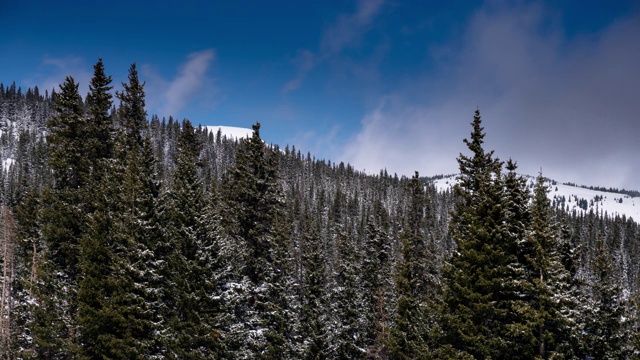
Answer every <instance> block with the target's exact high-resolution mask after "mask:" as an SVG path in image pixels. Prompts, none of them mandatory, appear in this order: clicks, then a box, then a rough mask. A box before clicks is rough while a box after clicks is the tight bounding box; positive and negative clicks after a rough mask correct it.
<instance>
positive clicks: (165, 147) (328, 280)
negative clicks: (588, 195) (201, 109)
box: [0, 60, 640, 359]
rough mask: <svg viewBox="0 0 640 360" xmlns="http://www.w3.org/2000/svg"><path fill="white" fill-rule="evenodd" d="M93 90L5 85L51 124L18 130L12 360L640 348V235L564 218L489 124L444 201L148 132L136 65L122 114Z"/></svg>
mask: <svg viewBox="0 0 640 360" xmlns="http://www.w3.org/2000/svg"><path fill="white" fill-rule="evenodd" d="M77 88H78V86H77V84H75V82H74V81H73V80H72V79H70V78H69V79H67V81H65V83H64V84H63V85H62V86H61V92H60V93H56V94H55V95H52V97H51V98H49V97H48V95H45V96H44V97H42V96H40V95H39V92H38V90H37V89H33V90H32V89H28V90H27V91H26V92H23V91H21V90H20V89H19V88H17V87H16V86H15V85H14V86H10V87H6V88H4V87H2V86H0V116H6V114H9V116H15V115H16V114H17V113H19V112H21V111H26V110H24V109H28V111H31V112H32V113H33V117H34V120H33V122H32V123H21V124H18V123H16V124H8V125H4V124H3V123H1V122H0V127H3V126H8V127H11V129H8V131H3V132H2V136H0V144H1V145H2V148H1V149H2V151H3V152H2V156H3V160H4V159H7V158H9V157H11V158H13V159H15V163H14V164H13V165H12V166H11V168H10V169H9V170H8V171H6V172H4V173H3V174H2V180H3V186H2V187H1V188H0V190H1V195H2V199H3V201H4V203H6V204H8V205H9V206H10V207H14V206H15V208H14V210H15V214H16V220H17V222H16V232H15V233H16V234H17V242H16V243H15V245H16V246H15V256H13V255H11V254H9V252H5V251H4V250H3V252H2V253H1V254H0V264H2V265H3V266H5V265H6V264H12V261H14V262H13V264H15V267H14V269H13V271H9V270H7V274H10V275H5V276H8V277H10V276H15V279H14V281H13V283H12V284H11V286H10V287H6V286H7V285H6V284H5V283H3V285H4V286H5V288H6V289H10V292H11V294H10V297H9V298H7V299H5V302H4V304H5V305H6V306H5V307H4V308H3V310H7V311H8V312H5V313H3V316H9V315H7V314H10V318H11V319H10V321H7V322H5V321H4V320H5V319H7V317H3V318H2V319H0V320H2V322H0V325H1V326H2V330H4V329H5V326H6V324H10V326H9V332H10V335H9V336H8V337H7V336H5V334H6V332H2V333H1V334H2V338H1V339H2V342H1V344H0V346H2V350H5V349H6V348H7V346H8V348H10V350H9V354H8V355H7V357H8V358H51V359H66V358H123V359H125V358H126V359H136V358H156V359H160V358H198V359H199V358H221V359H223V358H277V359H299V358H305V359H324V358H374V359H389V358H399V359H408V358H442V359H458V358H488V357H491V358H493V359H500V358H524V359H526V358H540V359H545V358H585V357H586V356H587V355H591V356H593V357H594V358H595V357H597V358H625V356H627V355H629V356H630V357H631V358H633V356H636V357H637V355H638V350H637V349H638V347H637V346H638V337H637V336H635V333H636V332H637V329H638V327H639V325H638V324H639V323H640V322H639V321H638V318H639V317H638V311H637V308H636V305H635V304H636V303H637V302H638V300H637V299H638V284H640V281H638V279H640V276H638V274H639V273H640V265H638V264H640V246H639V245H638V244H640V242H638V239H640V235H639V234H640V231H639V229H638V225H637V223H636V222H634V221H633V220H631V219H626V218H624V217H617V216H615V217H612V216H607V215H604V214H593V213H592V214H587V215H579V214H575V213H574V214H567V213H565V212H557V211H554V210H552V207H551V204H550V202H549V200H548V198H547V189H546V188H545V186H544V182H543V179H542V177H541V176H540V177H538V179H537V181H536V185H535V187H534V186H533V185H532V184H531V185H530V184H528V183H527V181H528V180H526V178H524V177H522V176H520V175H518V174H517V172H516V171H517V167H516V164H515V162H513V161H508V162H507V163H506V164H503V163H502V162H500V161H499V160H497V159H496V158H494V156H493V152H486V151H485V150H484V149H483V141H484V132H483V129H482V126H481V122H480V115H479V113H476V116H475V117H474V122H473V123H472V126H473V132H472V134H471V137H470V138H469V139H468V140H465V144H466V145H467V146H468V148H469V150H470V152H471V155H470V156H464V155H461V156H460V157H459V159H458V161H459V165H460V170H461V174H460V183H459V186H457V187H456V189H455V191H454V192H450V191H445V192H438V191H436V189H435V188H434V187H433V186H432V185H431V184H429V183H426V184H425V183H424V182H423V179H420V178H419V177H418V175H417V174H416V176H414V177H412V178H406V177H399V176H390V175H389V174H388V173H387V172H386V171H380V173H379V175H376V176H371V175H366V174H364V173H361V172H358V171H356V170H354V168H353V167H351V166H350V165H349V164H344V163H340V164H334V163H332V162H329V161H325V160H317V159H315V158H313V157H312V156H311V154H307V155H306V156H303V155H302V154H301V153H300V152H299V151H297V150H296V149H295V147H292V148H289V147H286V148H285V150H284V151H280V149H278V148H277V147H272V146H267V145H265V144H264V142H263V141H262V139H261V138H260V133H259V130H260V128H259V124H256V125H255V126H254V134H253V135H252V136H251V137H250V138H248V139H243V140H241V141H239V142H238V141H235V140H234V139H227V138H225V137H224V136H223V134H221V133H218V134H212V133H208V132H207V131H205V130H204V129H203V128H195V127H194V126H192V125H191V123H190V122H189V121H184V122H182V123H180V122H178V121H175V120H174V119H173V118H171V117H169V118H168V120H167V121H165V120H164V119H162V120H161V119H160V118H158V117H157V116H152V117H151V119H150V120H151V122H150V123H148V122H147V119H146V111H145V108H144V107H145V91H144V83H143V82H141V81H140V80H139V79H138V73H137V70H136V68H135V65H133V66H132V67H131V68H130V70H129V82H128V83H127V84H124V85H123V89H124V90H123V91H122V93H119V94H117V97H118V99H119V100H120V104H119V107H118V108H117V109H116V107H114V106H113V105H112V103H111V95H110V94H109V91H111V78H110V77H108V76H106V75H105V73H104V66H103V64H102V61H100V60H99V61H98V63H97V64H96V65H95V67H94V78H93V79H92V81H91V83H90V86H89V88H90V91H89V94H88V96H87V99H86V101H85V102H84V103H83V102H82V99H81V98H80V96H79V95H78V93H77ZM52 102H55V106H54V108H55V110H52V109H51V107H50V105H49V104H50V103H52ZM11 114H13V115H11ZM49 115H53V117H51V118H50V116H49ZM45 118H47V119H49V122H48V125H49V129H48V137H47V141H44V137H43V136H42V132H41V130H42V129H44V127H43V125H44V121H43V119H45ZM3 119H4V118H3ZM114 121H115V122H117V123H115V124H114ZM18 129H19V130H20V131H16V130H18ZM8 134H17V135H18V136H17V137H14V136H9V135H8ZM529 189H533V194H530V192H529V191H530V190H529ZM578 200H579V199H577V198H576V199H571V201H572V202H573V201H578ZM596 200H597V199H596ZM558 202H561V201H560V200H558ZM454 206H455V208H454ZM450 210H454V211H453V212H451V213H450V212H449V211H450ZM4 213H5V214H10V213H11V212H10V211H9V212H4ZM5 228H7V229H9V228H11V227H10V226H9V227H6V224H5V225H3V229H5ZM3 231H4V230H3ZM9 233H10V232H9ZM9 233H7V234H9ZM3 234H5V233H4V232H3ZM10 237H11V236H10V235H3V238H2V239H3V240H4V239H5V238H10ZM0 244H5V243H0ZM3 246H4V245H3ZM2 249H5V247H2ZM7 269H8V268H7ZM7 339H9V340H7ZM5 344H9V345H5ZM2 350H0V352H2ZM5 352H6V351H5ZM3 355H4V354H3Z"/></svg>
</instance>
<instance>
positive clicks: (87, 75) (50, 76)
mask: <svg viewBox="0 0 640 360" xmlns="http://www.w3.org/2000/svg"><path fill="white" fill-rule="evenodd" d="M89 68H90V67H89V66H87V65H86V64H85V62H84V60H83V59H82V58H80V57H77V56H66V57H50V56H45V57H44V59H43V60H42V63H41V64H40V66H39V67H38V69H36V72H35V73H33V74H32V75H31V77H30V78H28V79H26V83H27V84H29V86H30V87H34V86H38V88H39V89H40V91H41V93H43V94H44V91H45V90H47V91H49V93H51V90H52V89H55V91H56V92H59V91H60V86H59V85H60V84H62V83H63V82H64V80H65V78H66V77H67V76H71V77H73V79H74V80H75V82H76V83H79V84H80V87H79V91H80V95H81V96H83V97H84V96H85V95H86V94H87V91H88V90H89V81H90V80H91V77H92V76H93V73H92V72H89V71H88V70H87V69H89Z"/></svg>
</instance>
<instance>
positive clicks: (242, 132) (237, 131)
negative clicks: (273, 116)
mask: <svg viewBox="0 0 640 360" xmlns="http://www.w3.org/2000/svg"><path fill="white" fill-rule="evenodd" d="M205 128H206V129H207V130H208V131H209V132H212V133H213V135H216V134H217V133H218V130H220V131H221V132H222V136H226V137H227V139H235V140H238V139H243V138H248V137H251V135H252V134H253V130H251V129H247V128H242V127H235V126H218V125H214V126H205Z"/></svg>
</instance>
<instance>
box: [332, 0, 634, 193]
mask: <svg viewBox="0 0 640 360" xmlns="http://www.w3.org/2000/svg"><path fill="white" fill-rule="evenodd" d="M558 19H559V17H557V16H556V15H555V13H554V12H553V10H549V9H547V8H545V7H543V6H541V5H538V4H520V5H509V4H508V3H501V2H497V3H488V4H487V5H485V6H483V7H482V8H480V9H479V10H478V11H477V12H476V13H475V14H474V16H473V17H472V18H471V19H470V22H469V23H468V26H467V29H466V32H465V35H464V38H463V39H460V41H459V42H458V43H457V44H458V45H456V46H455V47H451V49H442V48H441V49H437V50H438V52H437V53H438V56H443V57H444V58H445V59H446V61H443V62H441V63H440V65H439V67H438V68H437V69H436V72H437V74H438V75H435V76H432V75H429V74H422V75H421V76H416V79H417V80H415V81H414V82H410V83H405V84H403V86H402V88H399V89H397V91H396V92H395V93H394V95H393V96H387V97H385V98H383V99H381V100H380V102H379V104H378V106H377V107H375V108H373V109H371V110H370V111H369V113H368V114H367V115H366V116H365V117H364V118H363V119H362V130H361V131H360V133H359V134H358V135H357V136H355V137H354V139H353V141H352V142H351V143H350V144H348V145H346V146H345V149H344V150H343V151H344V154H347V157H348V158H347V160H348V161H350V162H352V163H353V164H354V165H355V166H356V167H357V168H366V169H367V170H370V171H372V172H376V171H377V170H379V169H381V168H384V167H391V169H389V170H392V171H394V172H398V173H401V174H407V175H410V174H412V173H413V171H414V170H419V171H420V172H421V173H426V174H435V173H448V172H455V171H457V165H456V162H455V158H456V156H458V154H459V153H460V152H465V151H466V149H465V147H464V144H463V143H462V138H464V137H467V136H468V134H469V132H470V130H471V129H470V126H469V125H468V124H469V123H470V122H471V120H472V116H473V111H474V110H475V109H476V106H479V107H480V110H481V113H482V117H483V120H484V124H485V128H486V130H487V133H488V135H487V138H486V140H487V146H488V147H490V148H492V149H495V150H496V152H497V155H498V156H500V157H503V158H504V157H513V158H514V160H517V161H518V164H519V165H520V168H521V170H522V171H524V172H528V173H532V174H535V173H536V172H537V171H538V170H539V169H540V167H542V168H543V172H545V175H547V176H551V177H555V178H557V179H558V180H565V181H585V182H589V184H588V185H606V186H618V187H631V188H640V182H638V180H637V179H639V178H640V158H638V156H637V154H638V153H640V142H639V141H638V136H637V134H640V121H638V120H637V114H638V113H640V102H638V101H637V94H639V93H640V68H639V67H638V66H637V65H636V64H637V63H640V43H639V42H638V41H637V39H638V36H640V15H639V14H635V15H633V16H631V17H627V18H620V19H618V20H617V21H615V22H614V23H612V24H611V25H610V26H608V27H606V28H605V29H603V30H601V31H600V32H597V33H591V34H585V35H578V36H574V37H568V36H567V35H566V34H565V33H564V32H563V29H562V24H561V23H560V22H559V20H558ZM447 51H449V52H448V53H447ZM421 92H423V93H424V96H422V97H419V98H420V100H421V101H422V103H416V102H407V100H406V99H415V98H416V95H415V94H416V93H421ZM581 179H585V180H581Z"/></svg>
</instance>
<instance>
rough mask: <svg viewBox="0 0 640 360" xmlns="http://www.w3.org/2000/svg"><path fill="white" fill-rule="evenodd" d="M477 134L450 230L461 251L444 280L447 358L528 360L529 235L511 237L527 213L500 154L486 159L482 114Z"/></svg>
mask: <svg viewBox="0 0 640 360" xmlns="http://www.w3.org/2000/svg"><path fill="white" fill-rule="evenodd" d="M472 126H473V132H472V133H471V140H466V139H465V143H466V144H467V147H468V148H469V150H470V151H471V152H472V153H473V156H472V157H467V156H464V155H462V154H461V155H460V156H459V158H458V163H459V165H460V172H461V175H460V177H459V180H460V183H459V184H458V185H456V186H455V188H454V189H455V192H456V194H457V196H458V202H457V203H456V206H455V210H454V212H453V214H452V221H451V224H450V231H451V236H452V237H453V238H454V240H455V241H456V242H457V245H458V248H457V251H455V252H454V254H453V257H452V258H451V260H450V262H449V264H448V266H447V267H446V269H445V272H444V281H445V284H446V289H445V304H446V312H445V314H444V316H443V322H442V329H444V330H445V334H444V338H443V341H444V347H443V350H442V351H443V352H450V351H452V350H453V351H454V352H455V351H458V352H461V353H466V354H468V355H472V356H474V357H476V358H487V357H491V358H494V359H507V358H511V357H512V356H514V355H515V354H518V356H524V357H527V356H530V355H527V354H528V353H529V352H530V350H527V347H528V344H527V343H526V342H525V341H526V340H525V339H526V338H527V337H528V336H529V335H528V333H529V329H527V327H526V319H519V318H518V317H517V314H518V311H519V310H520V309H519V308H518V307H519V306H520V305H522V304H523V303H522V301H521V299H520V296H521V294H520V291H522V290H523V289H526V287H524V288H523V285H522V284H521V283H520V281H518V279H520V277H519V275H518V274H519V273H520V271H521V265H522V264H521V263H520V262H519V260H518V249H519V248H518V239H519V238H520V239H521V240H522V238H521V235H522V229H520V230H519V232H520V234H521V235H520V236H518V235H517V233H516V234H514V233H512V232H511V231H510V230H513V229H510V227H514V226H515V227H516V229H517V228H522V225H518V224H517V222H515V221H519V220H520V221H521V220H522V219H518V218H519V217H520V215H518V214H517V212H518V211H519V209H522V205H521V204H519V203H513V204H509V201H515V200H516V199H517V198H518V196H517V192H519V191H520V189H519V187H520V186H521V185H518V184H517V182H516V183H513V184H508V181H510V180H509V177H507V179H504V178H503V176H502V174H501V168H502V163H501V162H500V161H498V160H497V159H494V158H493V152H489V153H485V151H484V149H483V147H482V143H483V138H484V136H485V134H484V132H483V128H482V126H481V119H480V113H479V111H476V114H475V116H474V121H473V123H472ZM510 167H512V166H511V165H510ZM513 180H517V179H515V178H514V179H513ZM509 189H510V190H509ZM518 201H519V200H518ZM523 321H524V322H525V323H523ZM522 331H524V333H522Z"/></svg>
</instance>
